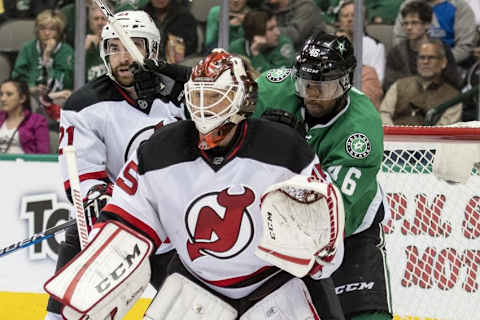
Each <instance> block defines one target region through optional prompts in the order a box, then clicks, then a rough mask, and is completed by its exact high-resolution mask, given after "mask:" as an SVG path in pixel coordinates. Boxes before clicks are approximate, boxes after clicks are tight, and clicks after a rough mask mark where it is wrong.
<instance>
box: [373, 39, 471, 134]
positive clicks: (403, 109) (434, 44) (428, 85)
mask: <svg viewBox="0 0 480 320" xmlns="http://www.w3.org/2000/svg"><path fill="white" fill-rule="evenodd" d="M417 65H418V75H413V76H409V77H406V78H402V79H399V80H397V81H395V82H394V84H393V85H392V86H391V87H390V89H388V91H387V93H386V95H385V98H384V100H383V101H382V105H381V106H380V114H381V116H382V121H383V123H384V124H385V125H423V124H424V121H425V114H426V113H427V111H428V110H430V109H432V108H435V107H437V106H438V105H440V104H441V103H444V102H446V101H448V100H450V99H452V98H453V97H455V96H457V95H458V94H459V93H460V92H459V91H458V90H457V89H455V88H454V87H453V86H451V85H450V84H448V83H445V81H444V79H443V77H442V71H443V70H444V69H445V68H446V66H447V58H446V57H445V48H444V46H443V44H442V42H441V41H440V40H438V39H432V40H424V41H423V42H422V43H421V44H420V47H419V51H418V56H417ZM461 116H462V105H461V104H457V105H455V106H454V107H452V108H450V109H448V110H447V111H446V112H445V113H444V114H443V115H442V116H441V118H440V119H439V120H438V122H437V123H436V125H447V124H452V123H455V122H458V121H459V120H460V119H461Z"/></svg>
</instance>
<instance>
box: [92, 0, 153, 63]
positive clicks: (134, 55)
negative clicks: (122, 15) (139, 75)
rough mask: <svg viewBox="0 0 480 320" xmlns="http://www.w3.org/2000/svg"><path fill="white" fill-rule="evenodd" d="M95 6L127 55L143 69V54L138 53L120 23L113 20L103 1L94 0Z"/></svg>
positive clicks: (112, 15) (111, 13)
mask: <svg viewBox="0 0 480 320" xmlns="http://www.w3.org/2000/svg"><path fill="white" fill-rule="evenodd" d="M95 3H96V4H97V6H98V7H99V8H100V9H101V10H102V12H103V14H104V15H105V17H106V18H107V20H108V23H109V25H110V26H111V27H112V29H113V31H115V33H116V34H117V35H118V39H120V42H122V44H123V46H124V47H125V49H127V51H128V53H130V55H131V56H132V58H133V59H134V60H135V61H136V62H138V64H139V65H140V66H142V67H143V60H144V59H145V57H144V56H143V54H141V53H140V50H138V48H137V46H136V45H135V43H133V41H132V39H130V37H129V36H128V35H127V34H126V33H125V31H124V30H123V28H122V25H121V23H120V22H119V21H118V20H117V19H115V16H114V14H113V12H112V11H111V10H110V8H109V7H108V6H106V5H105V3H104V2H103V0H95Z"/></svg>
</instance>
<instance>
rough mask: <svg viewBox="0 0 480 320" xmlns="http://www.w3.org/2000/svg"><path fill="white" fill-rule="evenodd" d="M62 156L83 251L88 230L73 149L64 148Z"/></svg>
mask: <svg viewBox="0 0 480 320" xmlns="http://www.w3.org/2000/svg"><path fill="white" fill-rule="evenodd" d="M63 156H64V157H65V162H66V163H67V171H68V179H69V180H70V193H71V195H72V201H73V207H74V208H75V217H76V220H77V230H78V235H79V236H80V247H81V248H82V249H83V248H85V246H86V245H87V243H88V229H87V221H86V218H85V210H84V208H83V200H82V194H81V193H80V179H79V178H78V169H77V155H76V152H75V147H74V146H66V147H65V148H63Z"/></svg>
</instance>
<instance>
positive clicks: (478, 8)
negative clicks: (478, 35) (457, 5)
mask: <svg viewBox="0 0 480 320" xmlns="http://www.w3.org/2000/svg"><path fill="white" fill-rule="evenodd" d="M466 1H467V3H468V4H469V5H470V7H471V8H472V10H473V13H474V14H475V23H476V25H477V26H480V1H478V0H466Z"/></svg>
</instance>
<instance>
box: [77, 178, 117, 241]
mask: <svg viewBox="0 0 480 320" xmlns="http://www.w3.org/2000/svg"><path fill="white" fill-rule="evenodd" d="M112 192H113V184H111V183H108V184H97V185H94V186H93V187H91V188H90V190H88V192H87V196H86V197H85V199H83V207H84V209H85V217H86V220H87V228H88V232H90V230H91V229H92V226H93V225H94V224H95V222H97V219H98V217H99V216H100V211H102V209H103V207H105V205H106V204H107V203H108V202H109V201H110V199H111V198H112Z"/></svg>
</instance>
